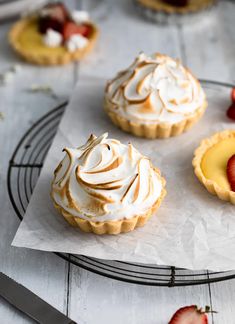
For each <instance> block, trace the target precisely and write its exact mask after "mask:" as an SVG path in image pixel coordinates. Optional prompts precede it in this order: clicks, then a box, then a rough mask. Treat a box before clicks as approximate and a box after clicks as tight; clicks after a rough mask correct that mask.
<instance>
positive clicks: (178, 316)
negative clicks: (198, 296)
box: [168, 305, 210, 324]
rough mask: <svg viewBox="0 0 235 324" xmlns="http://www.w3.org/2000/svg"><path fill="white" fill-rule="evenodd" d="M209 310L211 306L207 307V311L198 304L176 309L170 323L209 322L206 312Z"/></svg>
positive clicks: (200, 323) (195, 323) (191, 323)
mask: <svg viewBox="0 0 235 324" xmlns="http://www.w3.org/2000/svg"><path fill="white" fill-rule="evenodd" d="M209 310H210V307H209V306H206V307H205V311H203V310H202V309H201V308H198V307H197V306H196V305H191V306H186V307H182V308H180V309H178V310H177V311H176V313H175V314H174V315H173V316H172V318H171V320H170V322H169V323H168V324H189V323H190V324H208V318H207V315H206V313H208V312H209Z"/></svg>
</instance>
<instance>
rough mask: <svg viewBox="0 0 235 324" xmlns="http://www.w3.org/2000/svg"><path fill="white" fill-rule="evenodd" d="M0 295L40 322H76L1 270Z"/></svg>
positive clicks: (50, 323) (51, 323)
mask: <svg viewBox="0 0 235 324" xmlns="http://www.w3.org/2000/svg"><path fill="white" fill-rule="evenodd" d="M0 296H2V297H3V298H4V299H5V300H7V301H8V302H9V303H10V304H11V305H13V306H15V307H16V308H18V309H19V310H20V311H22V312H23V313H25V314H27V315H28V316H29V317H31V318H32V319H34V320H35V321H36V322H38V323H40V324H54V323H55V324H76V322H74V321H72V320H71V319H69V318H68V317H67V316H65V315H64V314H62V313H61V312H59V311H58V310H57V309H55V308H54V307H52V306H51V305H49V304H48V303H46V302H45V301H44V300H43V299H41V298H40V297H38V296H37V295H35V294H34V293H33V292H32V291H30V290H29V289H27V288H25V287H24V286H22V285H20V284H19V283H17V282H16V281H14V280H13V279H11V278H9V277H8V276H6V275H5V274H4V273H2V272H0Z"/></svg>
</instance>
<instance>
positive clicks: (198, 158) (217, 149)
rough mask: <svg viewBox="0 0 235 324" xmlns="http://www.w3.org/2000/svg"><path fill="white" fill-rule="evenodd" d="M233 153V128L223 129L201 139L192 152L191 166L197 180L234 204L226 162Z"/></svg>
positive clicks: (214, 193)
mask: <svg viewBox="0 0 235 324" xmlns="http://www.w3.org/2000/svg"><path fill="white" fill-rule="evenodd" d="M234 154H235V130H225V131H222V132H219V133H216V134H214V135H213V136H211V137H210V138H206V139H204V140H202V142H201V144H200V146H199V147H198V148H197V149H196V150H195V152H194V159H193V162H192V164H193V167H194V172H195V175H196V176H197V178H198V179H199V181H200V182H201V183H202V184H203V185H204V186H205V187H206V189H207V190H208V191H209V192H210V193H211V194H213V195H216V196H218V198H220V199H222V200H225V201H229V202H230V203H232V204H235V192H234V191H232V190H231V186H230V183H229V180H228V176H227V164H228V161H229V159H230V158H231V157H232V156H233V155H234Z"/></svg>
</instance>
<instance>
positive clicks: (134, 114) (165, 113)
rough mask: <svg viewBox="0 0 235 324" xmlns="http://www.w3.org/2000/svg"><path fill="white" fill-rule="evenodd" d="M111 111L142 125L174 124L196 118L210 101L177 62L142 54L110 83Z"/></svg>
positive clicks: (108, 87)
mask: <svg viewBox="0 0 235 324" xmlns="http://www.w3.org/2000/svg"><path fill="white" fill-rule="evenodd" d="M105 93H106V94H105V98H106V101H107V104H108V107H109V108H108V109H111V110H113V111H115V112H116V113H118V114H120V115H122V116H123V117H125V118H126V119H128V120H131V121H136V122H138V123H146V124H147V123H155V124H156V123H168V124H173V123H176V122H180V121H182V120H183V119H185V118H187V117H189V116H190V115H193V114H194V113H195V112H196V111H197V110H198V109H199V108H201V107H202V105H203V103H204V102H205V100H206V97H205V93H204V91H203V89H202V87H201V85H200V83H199V81H198V80H197V79H196V78H195V77H194V76H193V75H192V74H191V73H190V72H189V71H188V70H187V69H186V68H184V67H183V66H182V65H181V63H180V62H179V61H177V60H173V59H172V58H170V57H169V56H166V55H162V54H158V53H156V54H153V55H152V56H147V55H145V54H144V53H141V54H140V55H139V56H138V57H137V58H136V59H135V61H134V63H133V64H132V65H131V66H130V67H129V68H127V69H126V70H124V71H121V72H119V73H118V74H117V76H116V77H115V78H114V79H113V80H111V81H109V82H108V84H107V87H106V91H105Z"/></svg>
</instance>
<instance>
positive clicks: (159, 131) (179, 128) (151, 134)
mask: <svg viewBox="0 0 235 324" xmlns="http://www.w3.org/2000/svg"><path fill="white" fill-rule="evenodd" d="M206 107H207V101H205V102H204V104H203V105H202V106H201V107H200V108H198V109H197V110H196V112H195V113H194V114H193V115H190V116H189V117H186V118H185V119H184V120H182V121H181V122H178V123H175V124H168V123H157V124H154V123H151V124H145V123H137V122H134V121H131V120H128V119H126V118H125V117H123V116H121V115H120V114H118V113H116V112H115V109H114V108H113V106H112V104H111V103H110V102H109V101H108V100H107V99H105V103H104V109H105V111H106V113H107V114H108V116H109V117H110V119H111V120H112V122H113V123H114V124H115V125H116V126H118V127H120V128H121V129H122V130H123V131H125V132H128V133H131V134H133V135H135V136H139V137H145V138H150V139H154V138H169V137H172V136H177V135H180V134H182V133H184V132H186V131H187V130H188V129H190V128H191V127H192V126H193V125H194V124H195V123H196V122H197V121H198V120H199V119H200V118H201V117H202V115H203V114H204V112H205V110H206Z"/></svg>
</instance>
